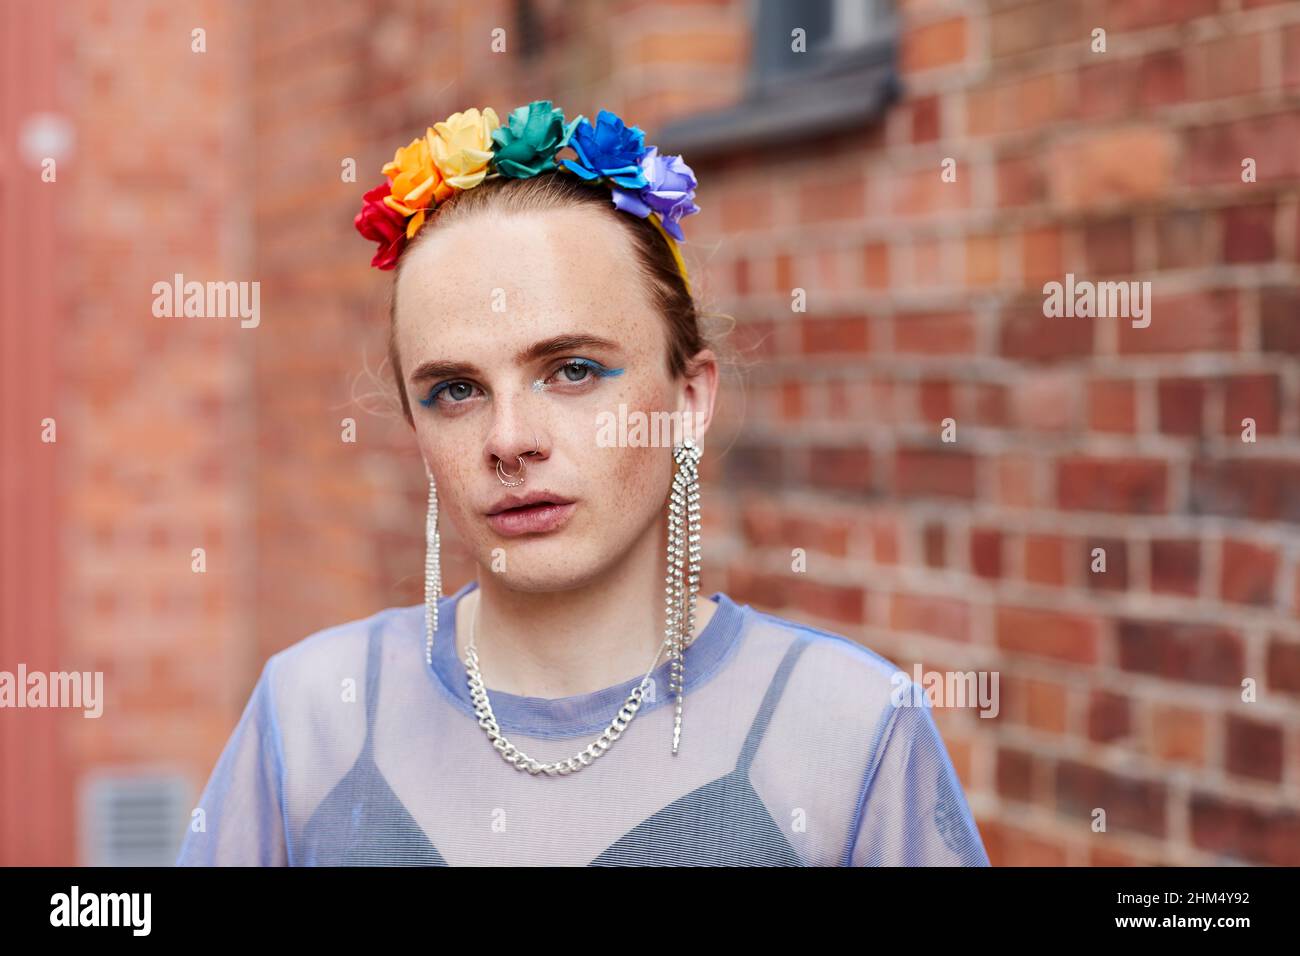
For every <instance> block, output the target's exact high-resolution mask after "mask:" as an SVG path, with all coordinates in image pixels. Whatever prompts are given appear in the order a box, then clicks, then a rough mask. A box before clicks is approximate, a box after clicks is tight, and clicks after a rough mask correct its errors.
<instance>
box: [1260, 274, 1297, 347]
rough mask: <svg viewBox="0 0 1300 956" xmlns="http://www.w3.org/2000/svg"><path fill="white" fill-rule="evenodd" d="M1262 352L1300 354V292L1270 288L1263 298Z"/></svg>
mask: <svg viewBox="0 0 1300 956" xmlns="http://www.w3.org/2000/svg"><path fill="white" fill-rule="evenodd" d="M1259 337H1260V348H1261V349H1263V350H1264V351H1265V352H1287V353H1290V354H1292V355H1295V354H1300V288H1297V287H1296V286H1280V287H1279V286H1270V287H1268V288H1265V289H1262V290H1261V291H1260V294H1259Z"/></svg>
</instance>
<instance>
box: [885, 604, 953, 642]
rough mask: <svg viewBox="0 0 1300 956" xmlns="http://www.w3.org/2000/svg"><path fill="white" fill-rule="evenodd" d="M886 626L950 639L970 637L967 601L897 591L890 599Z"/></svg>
mask: <svg viewBox="0 0 1300 956" xmlns="http://www.w3.org/2000/svg"><path fill="white" fill-rule="evenodd" d="M889 626H890V627H892V628H894V629H895V630H899V631H913V632H916V633H919V634H929V635H932V636H934V637H941V638H944V639H945V640H949V641H963V642H964V641H969V640H970V637H971V635H970V605H969V603H968V602H966V601H964V600H960V599H957V598H951V597H943V596H939V595H935V594H908V593H896V594H894V595H892V596H891V597H890V601H889Z"/></svg>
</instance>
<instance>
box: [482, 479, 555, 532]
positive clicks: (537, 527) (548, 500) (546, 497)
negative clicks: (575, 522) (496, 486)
mask: <svg viewBox="0 0 1300 956" xmlns="http://www.w3.org/2000/svg"><path fill="white" fill-rule="evenodd" d="M576 507H577V505H576V503H575V502H574V501H573V500H572V499H570V498H566V497H564V496H563V495H557V494H555V493H554V492H550V491H546V490H541V491H532V492H529V493H528V494H526V495H506V496H505V497H503V498H501V499H499V500H498V501H496V502H495V503H494V504H493V505H492V507H491V509H490V510H489V511H488V512H487V521H488V524H489V525H491V526H492V529H493V530H494V531H496V533H497V534H499V535H501V536H502V537H506V538H513V537H517V536H518V535H521V534H546V533H548V532H551V531H557V530H559V529H560V528H561V527H563V526H564V525H565V524H566V523H567V522H568V520H569V517H570V515H572V514H573V511H574V509H575V508H576Z"/></svg>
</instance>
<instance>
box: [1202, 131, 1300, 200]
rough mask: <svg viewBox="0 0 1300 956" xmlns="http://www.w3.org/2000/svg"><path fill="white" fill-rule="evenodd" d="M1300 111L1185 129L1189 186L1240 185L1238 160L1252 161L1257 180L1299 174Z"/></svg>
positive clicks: (1282, 177)
mask: <svg viewBox="0 0 1300 956" xmlns="http://www.w3.org/2000/svg"><path fill="white" fill-rule="evenodd" d="M1298 136H1300V113H1295V112H1292V113H1270V114H1264V115H1254V116H1249V117H1247V118H1244V119H1238V120H1230V121H1228V122H1223V123H1217V124H1215V125H1212V126H1202V127H1197V128H1193V129H1190V130H1188V131H1187V134H1186V149H1185V151H1184V152H1185V156H1186V162H1185V164H1184V166H1183V168H1184V170H1185V175H1186V181H1187V184H1188V185H1191V186H1211V185H1231V186H1234V187H1236V188H1238V189H1239V188H1241V187H1242V185H1243V184H1242V181H1241V174H1242V168H1241V162H1242V160H1243V159H1245V158H1247V157H1249V158H1251V159H1254V160H1255V163H1256V173H1255V175H1256V177H1257V181H1258V182H1261V183H1265V182H1276V181H1277V180H1279V179H1291V178H1295V177H1296V176H1297V175H1300V151H1297V150H1296V149H1295V143H1296V139H1297V137H1298Z"/></svg>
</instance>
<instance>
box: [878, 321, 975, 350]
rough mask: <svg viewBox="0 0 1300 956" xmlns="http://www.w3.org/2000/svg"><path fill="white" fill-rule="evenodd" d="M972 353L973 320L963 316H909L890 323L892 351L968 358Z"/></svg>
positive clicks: (973, 346)
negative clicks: (892, 325) (966, 356)
mask: <svg viewBox="0 0 1300 956" xmlns="http://www.w3.org/2000/svg"><path fill="white" fill-rule="evenodd" d="M974 349H975V319H974V317H973V316H971V315H970V314H969V313H965V312H936V313H912V314H904V315H900V316H898V317H897V318H896V319H895V320H894V351H896V352H901V353H916V354H922V355H968V354H970V353H971V352H973V351H974Z"/></svg>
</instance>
